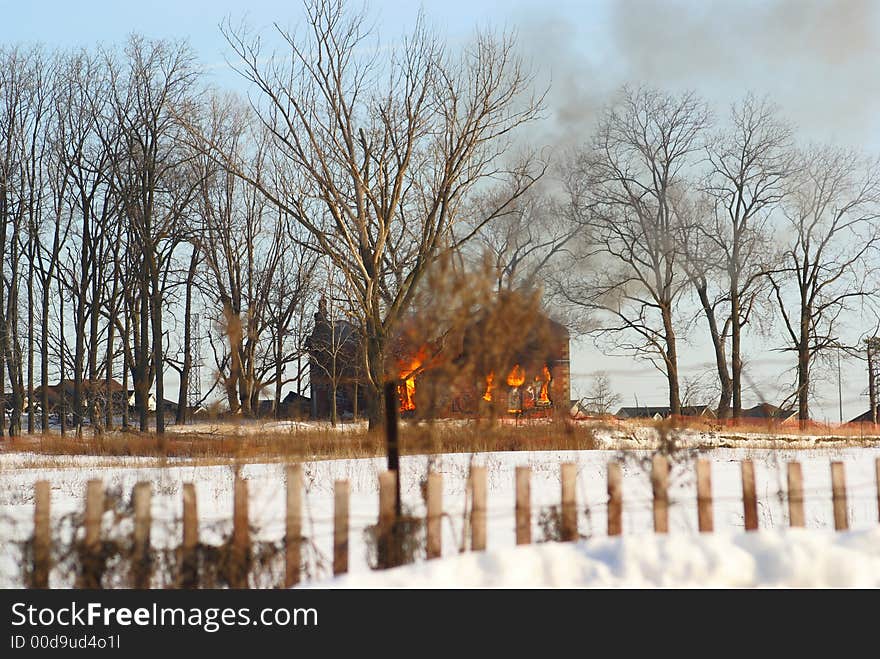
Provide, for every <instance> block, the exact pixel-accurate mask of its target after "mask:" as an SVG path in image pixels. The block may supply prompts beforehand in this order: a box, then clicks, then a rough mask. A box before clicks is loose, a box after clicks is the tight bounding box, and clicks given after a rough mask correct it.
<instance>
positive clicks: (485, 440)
mask: <svg viewBox="0 0 880 659" xmlns="http://www.w3.org/2000/svg"><path fill="white" fill-rule="evenodd" d="M399 441H400V452H401V455H425V454H436V453H470V452H483V451H537V450H584V449H591V448H595V443H594V441H593V435H592V430H591V429H590V428H586V427H582V426H575V425H574V424H569V423H563V422H553V423H541V424H521V425H519V426H514V425H508V424H495V425H489V424H488V423H487V422H483V423H474V424H471V425H466V426H457V427H450V426H447V425H425V426H417V425H411V424H403V425H402V427H401V431H400V440H399ZM0 445H2V448H3V450H4V451H7V452H29V453H36V454H40V455H56V456H57V455H88V456H103V457H153V458H186V459H193V460H196V461H199V462H204V463H210V462H211V461H215V460H216V461H220V460H229V459H234V460H241V461H254V460H266V459H272V460H302V459H308V460H316V459H326V460H331V459H344V458H368V457H376V456H383V455H385V436H384V434H383V433H381V432H367V431H356V430H350V431H346V432H339V431H335V430H331V429H327V430H295V431H291V432H287V431H280V432H279V431H268V432H261V431H258V432H253V433H249V434H236V433H235V432H230V433H228V434H224V433H222V432H217V431H206V432H198V431H193V432H187V433H169V434H166V435H165V438H164V439H163V440H160V439H159V438H158V437H157V436H156V435H155V433H139V432H134V431H128V432H121V431H117V432H112V433H105V434H104V435H101V436H89V435H84V436H83V437H81V438H76V437H74V436H71V435H66V436H64V437H62V436H60V435H46V436H43V435H37V436H33V437H28V436H24V437H21V438H13V439H10V440H7V441H5V442H2V444H0Z"/></svg>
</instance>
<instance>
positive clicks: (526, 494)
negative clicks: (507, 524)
mask: <svg viewBox="0 0 880 659" xmlns="http://www.w3.org/2000/svg"><path fill="white" fill-rule="evenodd" d="M531 476H532V469H531V467H517V468H516V544H518V545H528V544H531V542H532V488H531V483H530V480H531Z"/></svg>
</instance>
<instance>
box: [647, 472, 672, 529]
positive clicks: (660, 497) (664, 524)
mask: <svg viewBox="0 0 880 659" xmlns="http://www.w3.org/2000/svg"><path fill="white" fill-rule="evenodd" d="M668 488H669V462H668V461H667V460H666V458H665V457H663V456H662V455H655V456H654V459H653V462H652V465H651V489H652V490H653V493H654V533H669V493H668Z"/></svg>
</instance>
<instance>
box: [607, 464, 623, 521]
mask: <svg viewBox="0 0 880 659" xmlns="http://www.w3.org/2000/svg"><path fill="white" fill-rule="evenodd" d="M621 476H622V474H621V469H620V463H619V462H609V463H608V535H620V534H621V533H622V532H623V524H622V519H621V518H622V517H623V489H622V487H621V480H622V477H621Z"/></svg>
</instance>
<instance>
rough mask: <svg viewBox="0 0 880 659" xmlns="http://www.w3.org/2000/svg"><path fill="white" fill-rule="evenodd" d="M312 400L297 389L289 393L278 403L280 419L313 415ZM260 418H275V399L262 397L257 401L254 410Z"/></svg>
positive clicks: (302, 417)
mask: <svg viewBox="0 0 880 659" xmlns="http://www.w3.org/2000/svg"><path fill="white" fill-rule="evenodd" d="M311 407H312V400H311V398H309V397H307V396H301V395H299V394H298V393H297V392H295V391H291V392H290V393H288V394H287V395H286V396H285V397H284V398H282V399H281V401H280V402H279V403H278V418H279V419H304V418H308V417H309V416H310V415H311ZM254 412H255V414H256V415H257V416H258V417H260V418H265V419H268V418H273V417H274V416H275V399H274V398H261V399H260V400H259V401H257V406H256V408H255V410H254Z"/></svg>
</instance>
